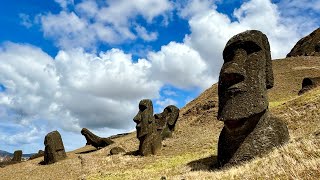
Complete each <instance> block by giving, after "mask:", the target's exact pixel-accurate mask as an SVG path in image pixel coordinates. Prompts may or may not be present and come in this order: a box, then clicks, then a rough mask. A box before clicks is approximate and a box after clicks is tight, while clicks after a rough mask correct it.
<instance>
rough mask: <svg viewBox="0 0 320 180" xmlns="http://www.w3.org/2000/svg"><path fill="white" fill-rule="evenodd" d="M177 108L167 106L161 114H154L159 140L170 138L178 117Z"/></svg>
mask: <svg viewBox="0 0 320 180" xmlns="http://www.w3.org/2000/svg"><path fill="white" fill-rule="evenodd" d="M179 111H180V110H179V108H177V107H176V106H174V105H170V106H167V107H166V108H165V109H164V110H163V112H162V113H159V114H155V115H154V118H155V121H156V124H157V131H158V133H160V136H161V139H162V140H164V139H166V138H169V137H172V133H173V131H174V128H175V125H176V122H177V120H178V117H179Z"/></svg>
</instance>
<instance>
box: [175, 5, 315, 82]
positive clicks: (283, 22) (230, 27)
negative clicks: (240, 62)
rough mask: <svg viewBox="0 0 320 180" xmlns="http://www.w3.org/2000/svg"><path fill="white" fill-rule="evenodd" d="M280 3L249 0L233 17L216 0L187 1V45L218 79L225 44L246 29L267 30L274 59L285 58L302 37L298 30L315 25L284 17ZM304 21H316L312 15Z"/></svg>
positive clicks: (183, 7)
mask: <svg viewBox="0 0 320 180" xmlns="http://www.w3.org/2000/svg"><path fill="white" fill-rule="evenodd" d="M281 4H283V3H281ZM278 6H279V7H280V8H282V7H283V6H280V5H279V4H278V5H277V4H273V3H272V2H271V1H270V0H250V1H246V2H244V3H243V4H242V5H241V6H240V7H239V8H238V9H235V10H234V13H233V15H232V16H233V17H234V18H235V20H233V19H231V18H230V17H229V16H228V15H226V14H223V13H220V12H219V11H218V10H217V7H216V5H215V1H211V0H188V1H187V3H183V4H180V16H181V17H182V18H186V19H187V20H188V22H189V26H190V31H191V33H190V34H189V35H187V36H186V37H185V39H184V45H185V46H188V47H189V48H190V49H193V50H194V51H196V52H197V53H199V55H200V57H201V58H202V60H203V61H204V62H205V63H206V64H208V66H207V68H208V69H209V70H210V72H211V73H210V75H211V77H214V79H215V80H216V79H217V77H218V74H219V71H220V68H221V65H222V63H223V58H222V51H223V48H224V46H225V44H226V43H227V41H228V39H230V38H231V37H232V36H233V35H235V34H238V33H240V32H243V31H245V30H250V29H257V30H260V31H262V32H263V33H265V34H266V35H267V36H268V39H269V42H270V45H271V54H272V58H274V59H275V58H283V57H285V55H286V54H287V53H288V52H289V51H290V49H291V48H292V47H293V46H294V44H295V43H296V42H297V40H298V39H299V38H301V36H302V34H301V31H299V29H302V28H306V27H308V28H309V27H312V26H308V25H306V24H299V23H292V22H293V21H294V17H289V16H284V15H283V12H284V11H285V10H284V9H279V7H278ZM295 14H297V12H295ZM304 20H307V21H308V20H310V21H311V22H312V21H313V20H312V17H310V16H309V17H308V18H305V19H304ZM207 71H208V70H207Z"/></svg>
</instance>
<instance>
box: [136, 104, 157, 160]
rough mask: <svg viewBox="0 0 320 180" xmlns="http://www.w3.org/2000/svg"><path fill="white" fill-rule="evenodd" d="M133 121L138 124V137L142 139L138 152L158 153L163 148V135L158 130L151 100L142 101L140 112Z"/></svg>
mask: <svg viewBox="0 0 320 180" xmlns="http://www.w3.org/2000/svg"><path fill="white" fill-rule="evenodd" d="M133 121H134V122H135V123H136V124H137V125H136V129H137V138H138V139H139V141H140V143H139V150H138V154H139V155H142V156H147V155H151V154H157V152H158V151H160V149H161V137H160V134H159V133H158V132H157V127H156V123H155V119H154V116H153V105H152V101H151V100H149V99H143V100H141V101H140V103H139V112H138V114H137V115H136V116H135V117H134V118H133Z"/></svg>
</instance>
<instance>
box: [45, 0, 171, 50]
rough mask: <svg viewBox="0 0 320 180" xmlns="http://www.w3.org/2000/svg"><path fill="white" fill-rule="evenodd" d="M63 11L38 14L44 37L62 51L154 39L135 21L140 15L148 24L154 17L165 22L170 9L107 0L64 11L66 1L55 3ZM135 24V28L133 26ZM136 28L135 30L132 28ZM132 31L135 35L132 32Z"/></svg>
mask: <svg viewBox="0 0 320 180" xmlns="http://www.w3.org/2000/svg"><path fill="white" fill-rule="evenodd" d="M56 2H58V3H59V4H60V5H61V7H63V10H62V11H61V12H60V13H58V14H51V13H49V14H45V15H40V19H41V21H40V23H41V25H42V30H43V32H44V35H45V36H46V37H48V38H52V39H53V40H55V42H56V44H57V45H58V46H59V47H60V48H63V49H70V48H75V47H84V48H87V49H93V50H95V45H96V44H97V43H98V42H102V43H106V44H120V43H123V42H125V41H127V40H134V39H136V38H137V37H136V36H139V37H141V38H142V39H144V40H146V41H153V40H155V39H157V33H156V32H147V30H146V29H145V28H144V27H143V26H141V25H139V24H138V23H137V22H136V21H137V20H136V17H137V16H142V17H143V18H144V19H145V20H146V21H147V23H152V22H153V19H154V18H156V17H163V18H164V19H167V16H168V15H167V14H168V13H169V12H170V11H171V10H172V9H173V6H172V4H171V3H170V2H169V1H168V0H138V1H127V0H118V1H106V2H100V3H99V5H98V4H97V2H96V1H91V0H84V1H82V2H81V3H78V4H75V5H74V11H71V10H70V9H67V7H68V4H74V3H73V2H72V1H70V0H68V1H66V0H56ZM136 24H138V25H136ZM135 26H136V27H135ZM132 29H135V31H136V33H137V34H135V32H133V31H132Z"/></svg>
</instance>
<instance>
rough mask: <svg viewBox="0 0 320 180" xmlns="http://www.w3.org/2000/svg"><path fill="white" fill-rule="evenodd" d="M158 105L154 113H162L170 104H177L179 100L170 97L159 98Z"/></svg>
mask: <svg viewBox="0 0 320 180" xmlns="http://www.w3.org/2000/svg"><path fill="white" fill-rule="evenodd" d="M155 104H157V105H158V108H157V109H156V110H155V112H154V113H161V112H162V111H163V110H164V108H166V107H167V106H169V105H177V104H178V103H177V101H175V100H173V99H170V98H165V99H158V100H157V101H156V103H155Z"/></svg>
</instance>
